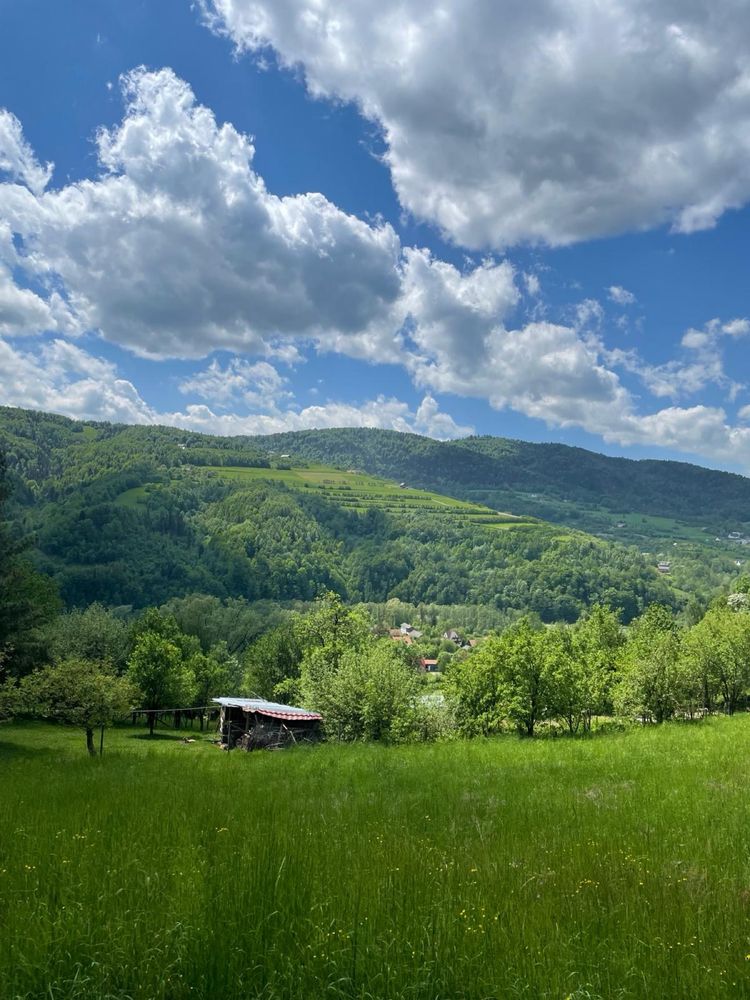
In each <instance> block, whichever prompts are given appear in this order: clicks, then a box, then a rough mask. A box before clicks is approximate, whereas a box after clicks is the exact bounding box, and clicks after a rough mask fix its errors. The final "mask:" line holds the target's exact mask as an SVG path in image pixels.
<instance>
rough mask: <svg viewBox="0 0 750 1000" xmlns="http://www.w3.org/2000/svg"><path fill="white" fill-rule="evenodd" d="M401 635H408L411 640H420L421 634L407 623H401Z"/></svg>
mask: <svg viewBox="0 0 750 1000" xmlns="http://www.w3.org/2000/svg"><path fill="white" fill-rule="evenodd" d="M401 635H409V636H411V637H412V639H421V638H422V632H420V631H419V629H417V628H414V626H413V625H410V624H409V623H408V622H401Z"/></svg>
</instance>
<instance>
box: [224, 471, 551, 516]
mask: <svg viewBox="0 0 750 1000" xmlns="http://www.w3.org/2000/svg"><path fill="white" fill-rule="evenodd" d="M207 471H208V472H210V473H212V474H214V475H217V476H221V477H222V478H224V479H231V480H233V481H235V482H237V483H238V484H240V485H242V484H248V485H249V484H251V483H254V482H258V481H266V482H267V481H270V482H281V483H284V485H285V486H287V487H289V488H290V489H296V490H305V491H311V492H314V493H315V494H317V495H318V496H321V497H323V498H324V499H326V500H330V501H332V502H333V503H336V504H338V505H339V506H341V507H348V508H350V509H355V510H359V511H363V510H367V509H369V508H375V509H376V510H382V511H384V512H385V513H391V514H393V513H395V514H408V513H414V512H417V513H419V512H423V513H427V512H429V513H431V514H433V515H437V516H438V517H439V518H440V517H445V518H450V519H466V520H468V521H471V522H473V523H480V524H489V525H493V526H498V527H509V526H520V525H524V526H525V525H528V524H530V523H536V521H535V519H533V518H526V517H520V516H517V515H515V514H507V513H503V512H500V511H496V510H492V509H491V508H490V507H487V506H485V505H484V504H480V503H472V502H470V501H466V500H456V499H455V498H454V497H449V496H444V495H443V494H441V493H431V492H430V491H429V490H420V489H414V488H412V487H409V486H408V484H407V485H406V486H405V487H401V486H400V485H399V484H398V483H395V482H391V481H390V480H388V479H382V478H380V477H378V476H371V475H368V474H367V473H363V472H355V471H353V470H350V471H344V470H342V469H334V468H331V467H330V466H325V465H317V464H310V465H295V466H293V467H292V468H288V469H287V468H274V469H256V468H244V467H232V466H209V467H207Z"/></svg>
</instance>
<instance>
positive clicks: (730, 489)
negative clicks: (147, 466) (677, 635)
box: [250, 428, 750, 595]
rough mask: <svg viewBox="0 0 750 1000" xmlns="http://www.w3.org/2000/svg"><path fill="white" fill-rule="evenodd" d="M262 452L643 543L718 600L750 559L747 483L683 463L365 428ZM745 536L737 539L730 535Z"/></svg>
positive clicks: (276, 442)
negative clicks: (352, 470)
mask: <svg viewBox="0 0 750 1000" xmlns="http://www.w3.org/2000/svg"><path fill="white" fill-rule="evenodd" d="M250 441H251V442H252V443H254V444H255V445H257V446H258V447H261V446H263V447H266V448H270V449H272V450H279V451H284V452H289V453H294V454H298V455H302V456H304V457H306V458H307V459H310V460H314V461H322V462H332V463H335V464H339V465H343V466H346V467H349V466H353V467H356V468H360V469H363V470H364V471H367V472H371V473H377V474H378V475H383V476H392V477H394V478H398V479H400V480H403V481H406V482H408V483H409V484H410V485H413V486H420V487H423V488H425V489H437V490H440V491H442V492H445V493H448V494H450V495H451V496H455V497H459V498H462V499H466V500H473V501H476V502H480V503H485V504H487V505H488V506H490V507H493V508H495V509H498V510H506V511H510V512H512V513H519V512H522V513H523V514H525V515H531V516H534V517H539V518H543V519H545V520H548V521H552V522H554V523H557V524H562V525H566V526H568V527H574V528H579V529H580V530H582V531H586V532H587V533H591V534H595V535H597V536H599V537H600V538H603V539H606V540H613V541H620V542H623V543H625V544H627V545H633V546H637V547H638V549H639V550H641V551H644V552H645V553H646V558H647V559H648V560H649V561H650V562H651V563H652V564H653V565H656V564H657V563H659V562H661V563H664V564H667V563H668V564H669V571H668V572H669V574H670V578H671V579H672V580H673V581H674V583H675V584H676V586H677V587H679V588H681V589H682V590H684V591H687V592H689V593H701V594H703V595H709V594H711V593H712V592H713V591H714V590H716V588H718V587H720V586H721V585H723V584H725V583H727V581H729V580H730V579H731V577H732V576H733V575H736V574H737V573H738V572H740V571H741V570H742V568H743V566H744V564H745V560H746V556H747V557H748V558H750V545H748V542H750V479H748V478H747V477H745V476H739V475H735V474H732V473H727V472H716V471H712V470H709V469H704V468H702V467H700V466H697V465H690V464H688V463H684V462H667V461H653V460H642V461H634V460H632V459H626V458H609V457H607V456H604V455H599V454H596V453H595V452H590V451H586V450H584V449H582V448H571V447H568V446H566V445H558V444H531V443H528V442H524V441H513V440H509V439H507V438H494V437H472V438H466V439H463V440H461V441H448V442H440V441H434V440H432V439H430V438H423V437H419V436H417V435H414V434H399V433H396V432H395V431H383V430H375V429H367V428H344V429H340V430H321V431H298V432H294V433H288V434H278V435H271V436H268V437H263V438H251V439H250ZM737 535H740V536H745V537H740V538H737V537H730V536H737Z"/></svg>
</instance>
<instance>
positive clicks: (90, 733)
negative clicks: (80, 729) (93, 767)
mask: <svg viewBox="0 0 750 1000" xmlns="http://www.w3.org/2000/svg"><path fill="white" fill-rule="evenodd" d="M86 749H87V750H88V752H89V753H90V754H91V756H92V757H96V747H95V746H94V730H93V729H90V728H89V727H88V726H87V727H86Z"/></svg>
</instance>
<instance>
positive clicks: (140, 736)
mask: <svg viewBox="0 0 750 1000" xmlns="http://www.w3.org/2000/svg"><path fill="white" fill-rule="evenodd" d="M188 732H189V730H185V732H182V733H154V735H153V736H152V735H151V734H150V733H130V734H129V735H128V736H127V739H129V740H146V742H147V743H159V742H161V741H163V740H172V741H176V742H178V743H181V742H182V741H183V740H184V739H185V738H186V736H187V735H188ZM188 738H189V737H188ZM193 738H194V739H195V737H193Z"/></svg>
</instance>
